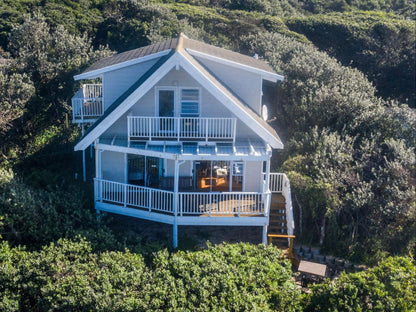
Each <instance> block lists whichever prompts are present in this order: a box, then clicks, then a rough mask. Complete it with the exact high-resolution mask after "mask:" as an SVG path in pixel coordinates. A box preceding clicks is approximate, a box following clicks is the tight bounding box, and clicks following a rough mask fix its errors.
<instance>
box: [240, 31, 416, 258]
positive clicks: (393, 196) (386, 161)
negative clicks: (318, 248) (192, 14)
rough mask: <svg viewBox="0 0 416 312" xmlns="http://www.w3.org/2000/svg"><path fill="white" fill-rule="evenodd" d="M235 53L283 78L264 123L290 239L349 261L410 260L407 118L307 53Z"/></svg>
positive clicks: (415, 192)
mask: <svg viewBox="0 0 416 312" xmlns="http://www.w3.org/2000/svg"><path fill="white" fill-rule="evenodd" d="M245 43H246V45H247V46H248V47H250V48H251V51H256V52H257V53H259V54H260V55H263V56H264V57H265V58H266V59H267V60H268V61H269V62H270V63H271V64H272V65H273V66H274V67H275V68H276V69H277V70H279V71H281V72H284V73H285V80H284V81H283V83H282V84H281V86H280V89H279V90H278V92H277V93H276V97H275V99H276V103H275V107H276V111H275V112H274V115H275V116H276V122H275V125H276V127H277V128H278V132H279V134H282V135H283V137H284V138H286V141H288V144H287V146H286V151H285V154H284V155H283V157H281V162H282V161H285V162H284V164H283V167H282V169H283V171H285V172H289V178H290V179H291V180H292V185H293V188H294V192H293V197H294V203H295V207H296V209H295V213H296V220H297V231H298V234H300V235H298V237H299V238H300V239H302V238H303V237H304V239H306V240H307V242H308V243H320V244H321V245H322V246H323V247H325V248H326V249H327V250H328V251H330V252H336V253H337V254H340V252H342V253H343V255H344V256H350V257H352V258H355V259H356V260H358V259H359V260H363V259H364V258H365V257H366V256H367V255H366V252H369V254H374V253H377V252H378V251H380V250H384V251H389V252H392V253H403V252H407V251H409V250H411V249H412V248H413V247H414V242H415V239H416V237H415V233H416V232H415V231H414V230H413V229H414V228H415V224H416V219H415V215H416V214H415V211H416V200H415V198H416V189H415V186H414V180H413V177H414V175H415V164H416V160H415V156H414V152H415V148H416V145H415V143H416V141H415V139H414V133H415V129H416V122H415V121H416V114H415V111H414V110H413V109H409V108H407V107H404V106H399V105H397V104H394V103H385V102H383V101H382V100H380V99H379V98H377V97H376V96H375V89H374V87H373V86H372V85H371V83H370V82H369V81H368V80H367V79H366V78H365V77H364V75H362V73H360V72H359V71H358V70H354V69H351V68H346V67H344V66H342V65H341V64H340V63H338V62H337V61H336V60H335V59H333V58H331V57H329V56H328V55H326V54H325V53H323V52H319V51H318V50H317V49H316V48H314V47H313V46H311V45H308V44H304V43H299V42H295V41H293V40H292V39H289V38H286V37H283V36H280V35H278V34H263V35H257V36H248V37H247V38H246V39H245ZM280 164H281V163H280ZM409 228H410V229H412V230H411V231H408V230H407V229H409ZM393 229H395V230H393Z"/></svg>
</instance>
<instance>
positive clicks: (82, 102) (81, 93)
mask: <svg viewBox="0 0 416 312" xmlns="http://www.w3.org/2000/svg"><path fill="white" fill-rule="evenodd" d="M103 113H104V106H103V92H102V85H100V84H86V85H83V86H82V88H81V89H79V90H78V92H77V93H76V94H75V95H74V97H73V98H72V120H73V122H84V121H88V120H91V119H97V118H98V117H100V116H101V115H102V114H103Z"/></svg>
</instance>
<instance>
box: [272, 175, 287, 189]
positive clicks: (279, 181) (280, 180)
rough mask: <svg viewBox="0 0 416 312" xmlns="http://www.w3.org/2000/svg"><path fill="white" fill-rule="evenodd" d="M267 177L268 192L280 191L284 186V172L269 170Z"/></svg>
mask: <svg viewBox="0 0 416 312" xmlns="http://www.w3.org/2000/svg"><path fill="white" fill-rule="evenodd" d="M269 177H270V178H269V187H270V192H272V193H282V192H283V187H284V178H285V174H284V173H274V172H271V173H270V176H269Z"/></svg>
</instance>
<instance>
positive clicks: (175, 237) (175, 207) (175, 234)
mask: <svg viewBox="0 0 416 312" xmlns="http://www.w3.org/2000/svg"><path fill="white" fill-rule="evenodd" d="M178 189H179V162H178V160H177V159H175V175H174V181H173V193H174V194H173V214H174V219H173V242H172V245H173V248H178Z"/></svg>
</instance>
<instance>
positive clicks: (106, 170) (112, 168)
mask: <svg viewBox="0 0 416 312" xmlns="http://www.w3.org/2000/svg"><path fill="white" fill-rule="evenodd" d="M126 166H127V164H126V161H125V156H124V154H123V153H117V152H110V151H103V152H102V153H101V171H102V178H103V179H105V180H111V181H115V182H121V183H126V176H125V169H126Z"/></svg>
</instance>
